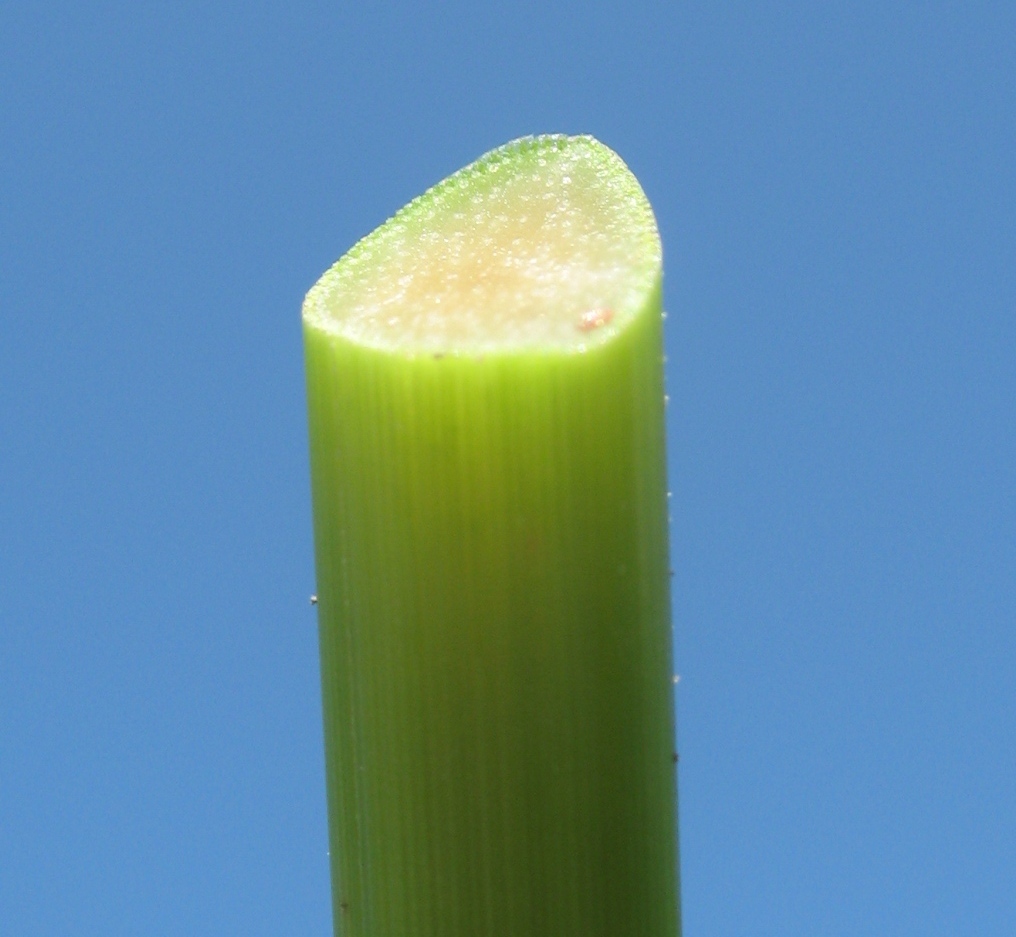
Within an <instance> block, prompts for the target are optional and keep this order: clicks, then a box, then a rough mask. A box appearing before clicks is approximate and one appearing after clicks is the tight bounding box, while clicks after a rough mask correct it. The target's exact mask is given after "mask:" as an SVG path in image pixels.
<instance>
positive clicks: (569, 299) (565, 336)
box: [304, 136, 662, 354]
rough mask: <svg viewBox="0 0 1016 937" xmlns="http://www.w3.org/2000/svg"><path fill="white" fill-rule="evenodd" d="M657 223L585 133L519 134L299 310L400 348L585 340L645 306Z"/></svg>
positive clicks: (651, 286)
mask: <svg viewBox="0 0 1016 937" xmlns="http://www.w3.org/2000/svg"><path fill="white" fill-rule="evenodd" d="M661 263H662V258H661V250H660V240H659V234H658V232H657V228H656V222H655V219H654V217H653V213H652V209H651V208H650V206H649V203H648V201H647V199H646V197H645V194H644V193H643V191H642V189H641V187H640V186H639V184H638V182H637V181H636V179H635V177H634V176H633V175H632V173H631V172H630V171H629V169H628V168H627V166H625V164H624V163H623V162H622V161H621V159H620V157H618V156H617V155H616V154H615V153H614V152H612V151H611V150H610V149H608V148H607V147H605V146H604V145H603V144H601V143H599V142H597V141H596V140H594V139H593V138H592V137H588V136H579V137H566V136H542V137H529V138H524V139H521V140H516V141H515V142H513V143H509V144H506V145H505V146H503V147H499V148H498V149H496V150H493V151H491V152H490V153H488V154H486V155H485V156H483V157H481V158H480V159H479V160H477V161H476V162H475V163H472V164H471V165H469V166H467V167H466V168H465V169H462V170H461V171H459V172H457V173H455V174H454V175H452V176H450V177H449V178H448V179H446V180H445V181H444V182H441V183H439V184H438V185H436V186H434V187H433V188H431V189H430V190H428V191H427V192H425V193H424V194H423V195H421V196H420V197H419V198H417V199H415V200H414V201H412V202H410V203H409V205H407V206H406V207H405V208H404V209H402V210H401V211H400V212H398V213H397V214H396V215H395V216H394V217H393V218H391V219H390V220H389V221H387V222H386V223H385V224H384V225H382V226H381V227H380V228H378V229H377V230H375V231H374V232H373V233H371V234H370V235H368V236H367V237H365V238H364V239H363V240H361V241H360V242H359V243H358V244H356V246H354V247H353V249H352V250H350V251H349V253H347V254H346V255H345V256H344V257H343V258H342V259H341V260H339V261H338V263H336V264H335V265H334V266H333V267H332V268H331V269H330V270H329V271H328V272H327V273H326V274H325V275H324V276H323V277H322V278H321V279H320V280H319V281H318V283H317V284H316V285H315V286H314V287H313V289H312V290H311V291H310V292H309V293H308V295H307V299H306V301H305V303H304V320H305V322H306V324H307V325H308V326H309V327H311V328H314V329H319V330H321V331H324V332H328V333H332V334H334V335H337V336H342V337H344V338H346V339H348V340H350V341H353V342H355V343H357V344H363V345H367V346H371V347H376V348H382V349H388V350H391V351H398V352H403V353H409V354H412V353H416V352H443V353H484V352H496V351H505V352H511V351H544V350H546V351H566V352H567V351H582V350H585V348H586V347H588V346H589V345H590V344H592V343H595V342H600V341H604V340H606V339H607V338H609V336H610V335H612V334H615V333H616V332H618V331H619V330H621V329H623V328H624V327H625V325H626V324H627V323H628V322H629V321H630V320H631V319H632V318H633V317H634V316H636V315H638V313H639V312H640V311H641V310H643V309H644V308H645V307H646V305H647V302H648V300H649V299H650V297H651V296H652V294H653V292H654V290H655V289H656V288H657V286H658V284H659V280H660V276H661Z"/></svg>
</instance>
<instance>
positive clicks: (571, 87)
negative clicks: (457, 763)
mask: <svg viewBox="0 0 1016 937" xmlns="http://www.w3.org/2000/svg"><path fill="white" fill-rule="evenodd" d="M1014 36H1016V8H1014V7H1013V5H1012V4H1011V3H1003V2H999V3H976V2H965V3H960V2H952V3H947V2H932V3H922V4H917V3H902V2H886V0H882V2H878V3H875V2H869V3H864V2H861V3H856V2H855V3H816V2H814V0H801V2H778V0H770V2H766V3H725V2H704V0H700V2H679V3H673V2H668V3H662V2H661V3H644V2H627V3H624V4H621V3H614V4H605V3H578V2H573V3H559V2H558V3H554V2H548V0H543V2H531V3H521V2H520V3H514V4H509V3H482V4H481V3H476V2H469V3H445V4H424V3H415V4H414V3H399V4H396V3H392V4H380V5H373V4H364V3H357V4H329V5H326V4H288V3H287V4H283V3H263V2H262V3H257V2H252V3H247V4H236V5H235V6H227V5H225V4H222V3H216V2H211V3H202V4H192V3H187V2H181V3H175V4H168V3H167V4H153V3H140V4H139V3H126V2H95V3H90V4H67V5H64V4H57V3H48V2H34V3H31V4H29V3H26V2H17V0H16V2H14V3H13V4H10V3H8V4H7V5H5V7H4V9H3V11H2V13H0V88H2V93H0V934H4V935H11V937H36V935H60V937H63V935H103V937H114V935H138V934H145V935H193V934H216V935H218V934H222V935H229V934H237V935H239V934H243V935H261V934H263V935H280V934H285V935H290V934H293V935H297V934H299V935H321V937H324V935H327V934H328V933H329V928H330V923H329V922H330V909H329V897H328V879H327V856H326V852H327V844H326V836H325V804H324V780H323V759H322V741H321V723H320V711H319V705H320V698H319V688H318V670H317V644H316V633H315V628H316V622H315V616H314V612H313V609H312V608H311V607H310V606H309V604H308V596H309V595H310V593H311V592H313V591H314V575H313V565H312V556H311V529H310V508H309V480H308V467H307V442H306V422H305V413H304V388H303V367H302V358H301V341H300V330H299V306H300V302H301V300H302V297H303V294H304V292H305V291H306V290H307V289H308V288H309V287H310V285H311V284H312V283H313V282H314V280H315V279H316V278H317V277H318V275H319V274H320V273H321V272H323V271H324V269H325V268H326V267H327V266H328V265H330V264H331V263H332V262H333V261H334V260H335V259H336V258H337V257H338V256H339V255H340V254H341V253H343V252H344V251H345V250H346V249H347V248H348V247H349V246H351V245H352V243H353V242H354V241H355V240H356V239H357V238H359V237H360V236H362V235H364V234H365V233H367V232H368V231H369V230H371V229H372V228H373V227H375V226H376V225H377V224H378V223H380V222H381V221H383V220H384V219H385V218H386V217H387V216H388V215H389V214H391V213H392V212H393V211H394V210H396V209H397V208H398V207H400V206H401V205H402V204H403V203H404V202H406V201H407V200H408V199H410V198H411V197H412V196H414V195H416V194H418V193H420V192H421V191H423V189H425V188H426V187H427V186H429V185H430V184H432V183H434V182H436V181H438V180H439V179H441V178H442V177H443V176H445V175H447V174H448V173H450V172H452V171H453V170H455V169H457V168H459V167H460V166H462V165H464V164H465V163H467V162H469V161H471V160H472V159H474V158H475V157H477V156H479V155H480V154H481V153H482V152H484V151H485V150H487V149H489V148H491V147H493V146H496V145H498V144H500V143H503V142H505V141H507V140H509V139H511V138H513V137H517V136H520V135H522V134H526V133H533V132H548V131H558V132H567V133H577V132H589V133H593V134H594V135H596V136H597V137H599V138H600V139H602V140H603V141H604V142H605V143H607V144H608V145H610V146H612V147H613V148H614V149H616V150H617V151H618V152H619V153H620V154H621V155H622V156H623V157H624V158H625V160H626V161H627V162H628V163H629V165H630V166H631V167H632V169H633V170H634V172H635V173H636V175H637V176H638V177H639V179H640V180H641V182H642V183H643V185H644V187H645V189H646V191H647V193H648V195H649V197H650V199H651V201H652V203H653V205H654V207H655V209H656V211H657V214H658V217H659V222H660V227H661V229H662V234H663V239H664V248H665V253H666V270H667V279H666V302H667V306H668V309H669V310H670V313H671V315H670V318H669V320H668V323H667V327H668V336H667V341H668V354H669V364H668V381H669V392H670V396H671V407H670V415H669V420H670V423H669V433H670V473H671V480H672V487H673V491H674V498H673V561H674V566H675V567H676V570H677V575H676V578H675V580H674V582H675V594H674V609H675V621H676V628H677V652H678V669H679V671H680V673H681V675H682V679H681V683H680V685H679V722H680V729H679V731H680V743H681V752H682V761H681V771H680V777H681V820H682V831H681V834H682V852H683V872H684V903H685V924H686V933H687V935H688V937H711V935H748V934H750V935H753V937H764V935H788V934H790V935H807V937H812V935H857V934H894V935H911V934H913V935H922V937H931V935H939V934H941V935H947V934H948V935H955V934H972V935H973V934H986V935H1001V934H1011V933H1014V932H1016V888H1014V886H1013V883H1014V882H1016V747H1014V743H1016V672H1014V671H1016V631H1014V624H1016V589H1014V587H1016V501H1014V488H1016V477H1014V465H1016V461H1014V459H1016V444H1014V412H1016V408H1014V402H1016V376H1014V366H1016V317H1014V311H1016V263H1014V259H1016V172H1014V152H1016V56H1014V54H1013V41H1014ZM382 937H384V935H382Z"/></svg>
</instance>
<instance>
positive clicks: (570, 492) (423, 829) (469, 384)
mask: <svg viewBox="0 0 1016 937" xmlns="http://www.w3.org/2000/svg"><path fill="white" fill-rule="evenodd" d="M608 152H609V151H608ZM621 165H622V168H623V164H621ZM624 171H625V172H627V170H626V169H625V170H624ZM650 217H651V216H650ZM652 233H653V235H654V236H655V228H653V231H652ZM661 317H662V314H661V307H660V272H659V269H658V266H657V270H656V273H655V276H654V277H653V278H652V279H651V280H650V281H649V286H648V288H647V289H646V290H644V292H643V295H642V296H641V302H640V303H639V304H636V306H633V309H632V311H631V314H630V315H629V316H628V317H627V319H626V320H625V321H624V322H623V323H622V326H621V327H619V328H614V329H612V330H611V331H609V332H607V333H605V334H604V335H603V338H602V339H600V340H599V341H596V342H593V343H590V344H589V345H588V347H585V346H583V347H585V350H577V348H576V347H572V348H566V349H561V348H558V349H554V348H542V349H541V348H530V349H521V350H520V349H518V348H515V349H506V350H505V351H503V352H501V353H498V352H495V353H492V354H491V353H478V352H473V353H468V352H465V351H458V352H454V351H453V352H452V353H449V354H443V353H434V352H432V351H431V350H426V351H424V350H422V349H421V350H413V349H412V348H404V347H403V348H396V349H392V348H379V347H372V346H370V345H365V344H363V343H362V342H359V341H357V340H355V338H350V337H348V336H345V335H343V334H339V333H337V332H336V331H335V330H334V329H327V328H321V327H320V326H319V324H316V323H314V322H311V321H306V320H305V343H306V361H307V381H308V393H309V412H310V432H311V457H312V459H311V461H312V475H313V504H314V526H315V542H316V556H317V582H318V600H319V602H318V613H319V621H320V634H321V658H322V675H323V687H324V713H325V742H326V756H327V785H328V801H329V818H330V833H331V851H332V868H333V897H334V909H335V919H336V931H337V933H340V934H344V935H348V937H425V935H426V937H487V935H489V937H495V935H497V937H580V935H581V937H608V935H609V937H627V935H645V937H650V935H652V937H674V935H676V934H678V933H679V931H680V924H679V907H678V904H679V901H678V877H677V829H676V781H675V776H676V765H675V758H674V754H673V751H674V725H673V682H672V664H671V631H670V619H669V594H668V593H669V580H668V559H667V522H666V475H665V454H664V419H663V406H664V399H663V369H662V329H661V324H662V323H661Z"/></svg>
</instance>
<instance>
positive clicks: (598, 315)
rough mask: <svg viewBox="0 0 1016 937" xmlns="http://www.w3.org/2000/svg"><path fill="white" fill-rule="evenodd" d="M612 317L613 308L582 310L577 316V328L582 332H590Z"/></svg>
mask: <svg viewBox="0 0 1016 937" xmlns="http://www.w3.org/2000/svg"><path fill="white" fill-rule="evenodd" d="M613 318H614V310H613V309H590V310H589V312H584V313H582V315H581V316H579V328H580V329H581V330H582V331H583V332H591V331H592V330H593V329H598V328H599V327H600V326H601V325H606V324H607V323H608V322H609V321H610V320H611V319H613Z"/></svg>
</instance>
